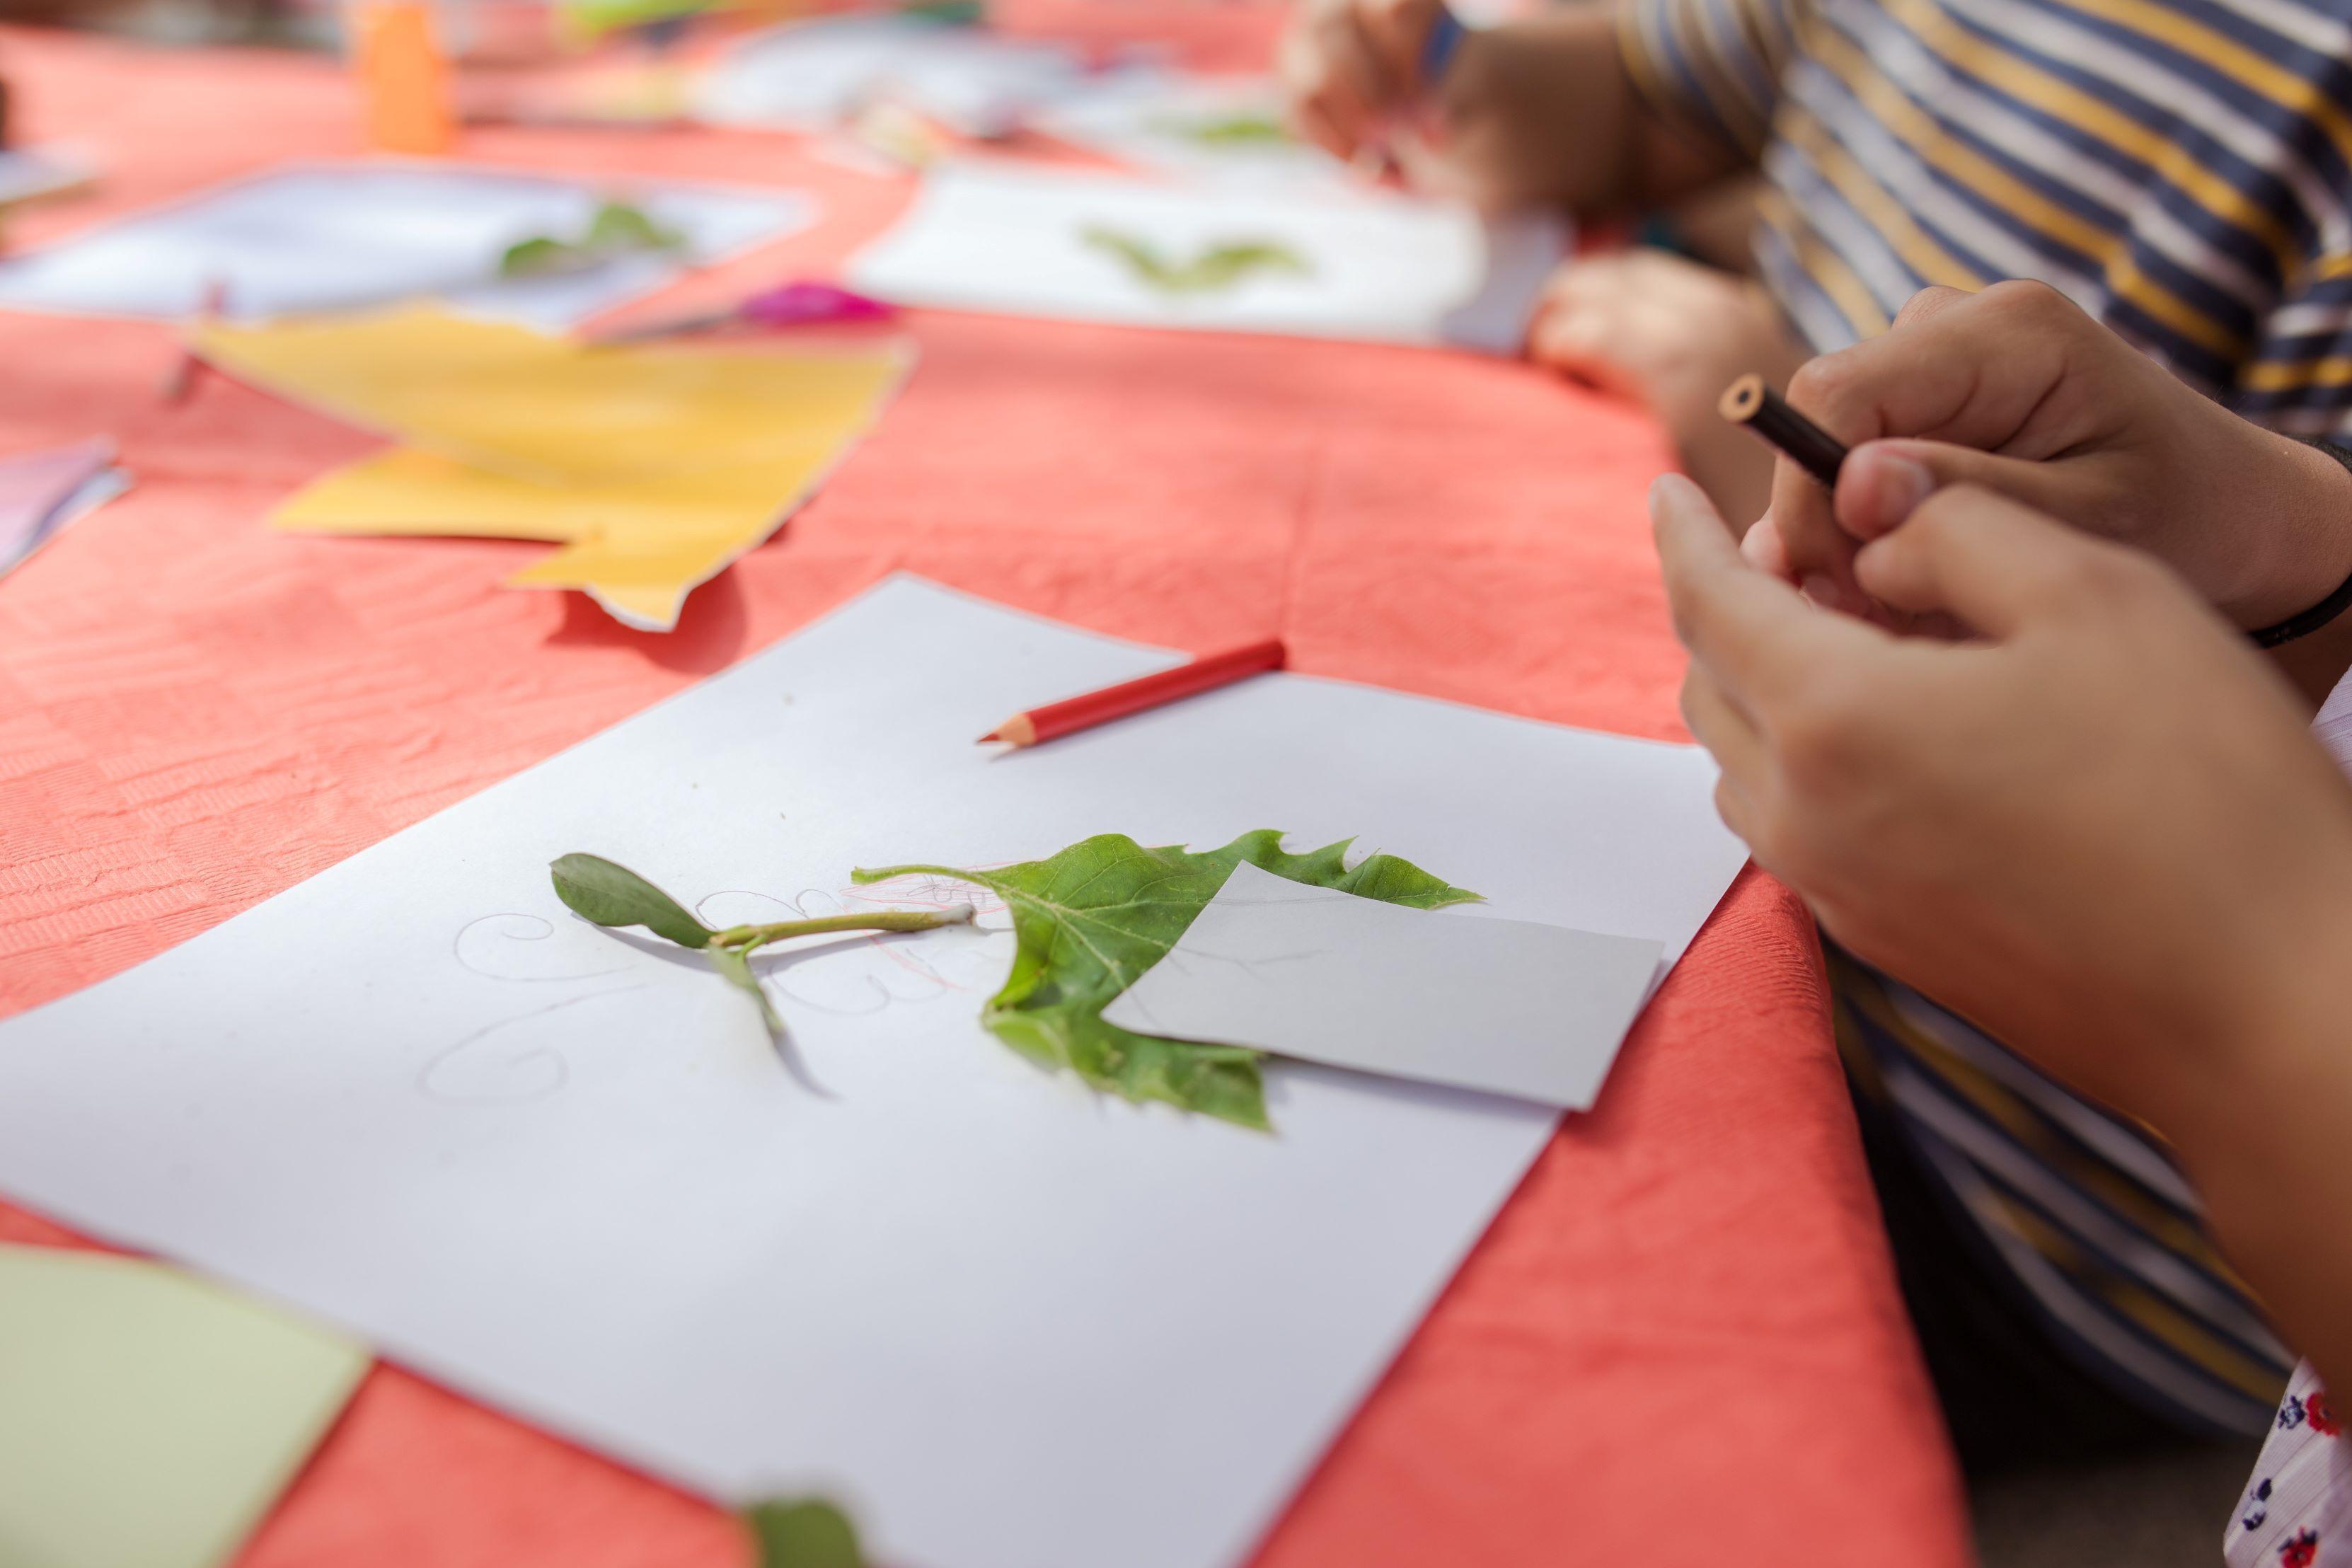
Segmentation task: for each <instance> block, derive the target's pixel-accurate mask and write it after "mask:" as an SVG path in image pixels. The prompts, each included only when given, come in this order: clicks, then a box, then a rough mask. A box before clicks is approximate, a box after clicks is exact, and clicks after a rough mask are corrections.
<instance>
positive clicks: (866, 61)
mask: <svg viewBox="0 0 2352 1568" xmlns="http://www.w3.org/2000/svg"><path fill="white" fill-rule="evenodd" d="M1096 76H1097V73H1096V71H1095V69H1094V67H1093V65H1092V64H1091V62H1090V61H1089V60H1088V58H1087V56H1086V54H1085V53H1084V52H1083V51H1081V50H1079V49H1077V48H1076V47H1072V46H1070V45H1067V44H1060V43H1053V42H1048V41H1041V40H1036V39H1028V38H1009V37H1003V36H1002V35H999V34H995V33H992V32H989V31H987V30H986V29H984V28H981V27H974V26H965V25H961V24H957V23H950V22H940V21H936V20H929V19H926V18H924V17H920V16H838V17H826V18H824V19H821V20H818V21H814V22H795V23H790V24H787V25H785V26H779V27H772V28H770V29H768V30H767V31H765V32H761V33H755V34H753V35H752V36H751V37H749V38H746V39H744V40H742V41H741V42H740V43H738V44H736V45H735V46H734V47H732V48H730V50H729V51H728V52H727V54H726V55H725V56H723V57H722V58H720V59H719V61H718V62H717V63H716V64H715V65H713V66H712V67H711V68H710V69H709V71H708V72H706V73H705V74H704V76H703V78H702V80H701V82H700V84H699V86H698V89H697V95H696V96H697V110H698V114H699V115H700V116H701V118H703V119H705V120H709V121H713V122H715V123H718V124H722V125H761V126H772V127H775V128H777V129H780V130H788V131H824V130H830V129H834V128H835V127H838V126H840V125H842V124H845V122H847V121H849V120H851V119H852V118H854V117H855V116H856V114H858V113H859V112H860V111H861V110H866V109H870V108H874V107H877V106H878V105H883V104H887V105H890V106H892V107H895V108H898V109H905V110H913V111H914V112H916V113H919V114H922V115H925V116H927V117H928V118H929V119H932V120H935V121H938V122H939V123H940V124H941V125H943V126H945V127H947V128H948V129H949V130H950V131H953V132H957V133H958V134H960V135H964V136H982V137H985V136H999V135H1003V134H1004V133H1005V132H1009V131H1012V130H1013V129H1015V128H1016V127H1017V126H1019V125H1020V124H1021V123H1022V122H1023V121H1024V120H1025V119H1027V118H1028V116H1029V115H1031V114H1032V113H1034V112H1035V111H1036V110H1039V109H1041V108H1043V107H1045V106H1046V105H1048V104H1052V103H1055V102H1058V101H1060V100H1064V99H1066V98H1068V97H1070V96H1072V95H1073V94H1076V93H1077V92H1078V91H1080V90H1081V89H1085V88H1087V86H1088V85H1089V84H1090V83H1092V82H1093V81H1094V80H1095V79H1096Z"/></svg>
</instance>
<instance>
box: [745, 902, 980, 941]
mask: <svg viewBox="0 0 2352 1568" xmlns="http://www.w3.org/2000/svg"><path fill="white" fill-rule="evenodd" d="M971 917H972V907H971V905H970V904H958V905H956V906H955V907H954V908H953V909H950V910H875V911H874V912H873V913H871V914H857V915H827V916H825V917H824V918H823V919H821V920H811V921H777V922H775V923H774V924H773V925H761V926H729V927H728V928H727V929H726V930H725V931H720V932H719V934H718V935H716V936H714V937H712V938H711V939H710V945H711V946H713V947H732V948H740V950H742V951H743V952H751V949H753V948H755V947H765V946H766V945H767V944H768V943H770V942H783V941H785V940H787V939H788V938H791V937H796V936H818V935H822V934H823V933H824V932H826V931H929V930H930V929H931V928H932V927H934V926H952V925H968V924H970V923H971Z"/></svg>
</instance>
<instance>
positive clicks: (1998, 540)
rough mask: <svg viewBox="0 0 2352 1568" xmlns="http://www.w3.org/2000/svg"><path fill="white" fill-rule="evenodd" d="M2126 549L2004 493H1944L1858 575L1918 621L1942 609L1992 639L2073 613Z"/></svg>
mask: <svg viewBox="0 0 2352 1568" xmlns="http://www.w3.org/2000/svg"><path fill="white" fill-rule="evenodd" d="M2124 553H2126V552H2124V551H2123V549H2122V547H2121V546H2119V545H2114V544H2109V543H2108V542H2105V540H2099V539H2093V538H2091V537H2089V536H2088V535H2085V534H2081V533H2077V532H2075V531H2073V530H2071V529H2069V528H2067V527H2066V526H2065V525H2064V524H2063V523H2061V522H2059V521H2056V520H2055V519H2053V518H2049V517H2045V516H2043V515H2042V514H2041V513H2040V512H2037V511H2032V510H2028V509H2027V508H2025V507H2022V506H2021V505H2019V504H2018V503H2017V502H2015V501H2013V500H2009V499H2008V498H2007V497H2005V496H1997V495H1993V494H1991V493H1990V492H1989V491H1986V490H1983V489H1977V488H1975V487H1973V486H1967V485H1963V486H1959V487H1958V488H1955V489H1944V490H1938V491H1937V492H1936V493H1935V494H1934V495H1933V496H1931V497H1929V498H1928V499H1927V501H1925V502H1924V503H1922V504H1921V505H1920V507H1919V508H1918V509H1917V510H1916V511H1914V512H1913V513H1912V514H1911V519H1910V521H1908V522H1907V523H1906V524H1905V525H1904V526H1903V527H1901V528H1898V529H1896V530H1895V531H1894V532H1892V533H1889V534H1887V535H1885V537H1883V538H1880V539H1874V540H1873V541H1871V542H1869V543H1867V544H1865V545H1864V546H1863V547H1862V551H1861V552H1860V553H1859V554H1857V555H1856V556H1855V557H1854V563H1853V564H1854V579H1855V581H1856V582H1858V583H1860V584H1862V587H1863V589H1864V592H1866V593H1868V594H1869V595H1871V596H1872V597H1874V598H1876V599H1879V600H1882V601H1884V602H1885V603H1886V604H1888V605H1893V606H1895V608H1896V609H1899V610H1906V611H1908V612H1910V613H1911V614H1913V615H1915V616H1916V615H1929V614H1936V613H1942V614H1946V615H1949V616H1955V617H1957V618H1958V619H1959V620H1960V621H1962V622H1964V623H1966V624H1967V625H1968V626H1969V627H1971V628H1972V629H1974V630H1975V631H1977V632H1978V633H1979V634H1981V635H1983V636H1986V637H1998V638H2007V637H2014V636H2015V635H2016V634H2017V633H2019V632H2020V631H2021V630H2023V629H2024V628H2025V627H2026V626H2029V625H2031V624H2032V623H2033V622H2035V621H2037V620H2042V619H2045V618H2050V617H2053V616H2061V615H2069V614H2073V613H2074V612H2075V611H2076V610H2078V609H2079V608H2080V606H2079V605H2076V604H2075V603H2074V597H2075V595H2076V594H2077V593H2078V591H2079V589H2080V587H2081V585H2082V584H2083V583H2084V574H2085V570H2086V569H2088V568H2095V567H2096V566H2097V565H2098V564H2099V563H2102V562H2103V561H2104V560H2105V558H2107V557H2110V556H2115V555H2120V554H2124Z"/></svg>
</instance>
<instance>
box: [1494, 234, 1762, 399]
mask: <svg viewBox="0 0 2352 1568" xmlns="http://www.w3.org/2000/svg"><path fill="white" fill-rule="evenodd" d="M1528 357H1529V358H1530V359H1533V360H1534V361H1535V362H1536V363H1538V364H1541V365H1548V366H1549V367H1550V368H1551V369H1553V370H1557V371H1559V372H1561V373H1563V374H1567V375H1571V376H1573V377H1575V378H1576V379H1577V380H1579V381H1581V382H1585V383H1588V384H1591V385H1593V386H1597V387H1600V388H1601V389H1602V390H1603V391H1607V392H1613V393H1616V394H1617V395H1620V396H1622V397H1629V398H1632V399H1633V400H1635V401H1637V402H1640V403H1643V404H1646V405H1649V406H1650V407H1651V408H1652V409H1654V410H1655V411H1656V412H1657V413H1658V414H1659V416H1661V417H1663V418H1664V419H1665V420H1666V421H1667V422H1668V423H1669V424H1675V425H1680V424H1682V423H1684V422H1685V421H1688V422H1690V423H1692V424H1696V418H1695V417H1694V416H1696V415H1697V414H1699V413H1701V412H1704V413H1706V414H1708V415H1710V416H1712V415H1713V414H1714V410H1715V405H1716V401H1717V398H1719V397H1720V396H1721V395H1722V394H1723V388H1724V386H1725V384H1727V383H1728V382H1729V381H1730V380H1731V379H1732V378H1733V377H1735V376H1737V375H1739V374H1743V373H1745V372H1747V371H1750V370H1763V371H1766V372H1767V373H1768V374H1769V373H1770V372H1772V371H1775V370H1787V369H1791V368H1793V367H1794V366H1795V365H1796V363H1798V362H1799V360H1800V359H1801V350H1800V349H1799V348H1798V347H1797V346H1796V344H1795V343H1794V342H1792V341H1791V340H1790V337H1789V335H1788V332H1787V331H1786V330H1785V329H1783V328H1782V326H1781V325H1780V314H1779V312H1778V311H1776V310H1774V309H1773V308H1772V303H1771V301H1770V300H1768V299H1767V298H1766V297H1765V295H1764V291H1763V290H1762V289H1759V288H1758V287H1757V286H1756V284H1755V283H1754V282H1752V281H1750V280H1749V279H1745V278H1740V277H1737V276H1735V275H1733V274H1732V273H1728V272H1723V271H1718V270H1717V269H1716V268H1712V267H1705V266H1702V265H1700V264H1699V263H1698V262H1696V261H1690V260H1686V259H1685V258H1682V257H1679V256H1676V255H1675V254H1674V253H1673V252H1672V251H1666V250H1652V249H1648V248H1646V247H1644V248H1637V249H1633V250H1625V251H1620V252H1617V253H1615V254H1613V255H1607V256H1595V257H1592V258H1589V259H1582V260H1572V261H1568V262H1565V263H1563V264H1562V265H1561V266H1560V268H1559V270H1558V271H1556V272H1554V273H1553V274H1552V275H1551V279H1550V281H1549V282H1548V283H1547V284H1546V285H1545V286H1544V293H1543V298H1542V299H1541V300H1539V301H1538V303H1537V306H1536V312H1535V318H1534V321H1533V323H1532V324H1531V325H1530V326H1529V328H1528ZM1720 422H1721V421H1720V420H1719V419H1718V420H1717V423H1720Z"/></svg>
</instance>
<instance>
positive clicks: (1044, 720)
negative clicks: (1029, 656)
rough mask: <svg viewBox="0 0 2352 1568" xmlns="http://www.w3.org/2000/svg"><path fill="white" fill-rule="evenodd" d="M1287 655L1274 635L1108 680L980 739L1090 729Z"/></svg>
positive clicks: (1018, 739)
mask: <svg viewBox="0 0 2352 1568" xmlns="http://www.w3.org/2000/svg"><path fill="white" fill-rule="evenodd" d="M1283 657H1284V656H1283V650H1282V644H1281V642H1280V641H1279V640H1277V639H1275V638H1271V637H1269V638H1268V639H1267V640H1265V642H1254V643H1252V644H1250V645H1249V647H1237V648H1234V649H1232V650H1231V651H1229V652H1226V653H1212V654H1205V655H1203V656H1202V657H1201V658H1196V659H1194V660H1193V661H1192V663H1190V664H1180V665H1178V666H1177V667H1176V668H1173V669H1163V670H1161V671H1160V673H1159V674H1157V675H1147V676H1145V677H1143V678H1142V679H1139V680H1129V681H1122V682H1121V683H1119V684H1118V685H1117V686H1107V687H1105V688H1103V689H1101V690H1100V691H1089V692H1087V694H1086V695H1085V696H1084V697H1073V698H1070V699H1068V700H1066V701H1062V702H1049V703H1047V704H1046V705H1045V707H1043V708H1033V709H1031V710H1029V711H1028V712H1026V713H1015V714H1014V715H1013V717H1012V718H1010V719H1007V720H1006V721H1004V722H1003V723H1002V724H999V725H998V726H997V727H996V728H995V729H993V730H991V731H989V732H988V733H987V734H985V735H982V737H981V739H982V741H984V742H985V741H1003V742H1004V743H1005V744H1007V745H1010V746H1034V745H1035V744H1036V743H1037V742H1040V741H1050V740H1052V739H1054V738H1055V736H1057V735H1066V734H1069V733H1070V732H1072V731H1076V730H1091V729H1093V728H1094V727H1095V726H1096V725H1097V724H1108V723H1109V722H1110V721H1112V720H1113V719H1124V718H1126V717H1127V716H1128V715H1129V714H1130V713H1140V712H1142V711H1143V710H1145V709H1147V708H1157V707H1159V706H1160V704H1161V703H1163V702H1173V701H1175V700H1177V699H1179V698H1182V697H1192V696H1195V695H1197V694H1199V693H1201V692H1203V691H1213V690H1214V689H1217V688H1218V687H1220V686H1231V685H1232V684H1233V683H1234V681H1236V680H1241V679H1245V678H1247V677H1249V676H1253V675H1258V674H1262V673H1263V672H1265V671H1266V670H1269V669H1280V668H1282V660H1283Z"/></svg>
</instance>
